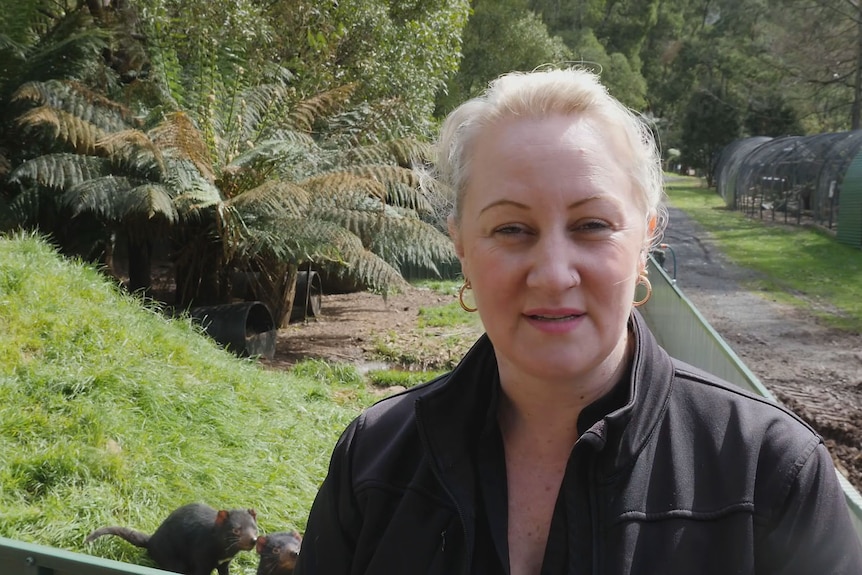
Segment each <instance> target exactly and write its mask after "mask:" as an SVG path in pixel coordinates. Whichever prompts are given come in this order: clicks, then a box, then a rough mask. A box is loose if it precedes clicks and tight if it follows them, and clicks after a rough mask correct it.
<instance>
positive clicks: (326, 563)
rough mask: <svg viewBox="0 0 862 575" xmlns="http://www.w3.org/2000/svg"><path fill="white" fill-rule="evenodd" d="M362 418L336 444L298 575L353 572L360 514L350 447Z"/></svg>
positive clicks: (309, 524)
mask: <svg viewBox="0 0 862 575" xmlns="http://www.w3.org/2000/svg"><path fill="white" fill-rule="evenodd" d="M358 420H359V418H357V419H356V420H354V421H353V423H351V424H350V425H349V426H348V427H347V429H345V431H344V432H343V433H342V434H341V437H340V438H339V440H338V442H337V443H336V445H335V449H334V450H333V453H332V457H331V459H330V462H329V472H328V473H327V476H326V478H325V479H324V480H323V484H322V485H321V487H320V489H319V490H318V492H317V496H316V497H315V499H314V503H313V504H312V506H311V511H310V513H309V516H308V522H307V524H306V529H305V534H304V536H303V540H302V550H301V551H300V553H299V559H298V561H297V564H296V569H295V570H294V574H295V575H320V574H326V575H342V574H344V575H347V574H348V573H351V565H352V562H353V556H354V553H355V547H356V540H357V533H358V526H359V518H360V515H359V510H358V508H357V505H356V499H355V497H354V494H353V489H352V481H351V466H350V446H351V444H352V442H353V440H354V437H355V434H356V429H357V426H358Z"/></svg>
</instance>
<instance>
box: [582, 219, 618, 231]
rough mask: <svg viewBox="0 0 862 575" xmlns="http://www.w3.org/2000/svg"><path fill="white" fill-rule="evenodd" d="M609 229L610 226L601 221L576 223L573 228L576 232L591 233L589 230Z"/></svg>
mask: <svg viewBox="0 0 862 575" xmlns="http://www.w3.org/2000/svg"><path fill="white" fill-rule="evenodd" d="M609 227H610V225H609V224H608V223H607V222H605V221H603V220H588V221H586V222H581V223H578V224H577V225H576V226H575V229H576V230H586V231H591V230H604V229H606V228H609Z"/></svg>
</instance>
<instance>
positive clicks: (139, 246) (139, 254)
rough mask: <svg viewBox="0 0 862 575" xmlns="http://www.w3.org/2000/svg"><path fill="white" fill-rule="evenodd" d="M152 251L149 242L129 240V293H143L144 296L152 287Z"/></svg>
mask: <svg viewBox="0 0 862 575" xmlns="http://www.w3.org/2000/svg"><path fill="white" fill-rule="evenodd" d="M152 251H153V246H152V242H150V240H134V239H132V238H129V245H128V252H129V291H130V292H137V291H143V292H144V293H145V294H146V293H147V292H148V291H149V290H150V287H151V286H152Z"/></svg>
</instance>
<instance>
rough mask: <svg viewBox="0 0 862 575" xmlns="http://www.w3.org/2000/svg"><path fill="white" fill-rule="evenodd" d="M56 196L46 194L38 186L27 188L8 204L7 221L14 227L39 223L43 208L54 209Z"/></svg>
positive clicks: (44, 190)
mask: <svg viewBox="0 0 862 575" xmlns="http://www.w3.org/2000/svg"><path fill="white" fill-rule="evenodd" d="M56 205H57V198H56V194H53V193H50V194H49V193H48V192H47V191H46V189H45V188H42V187H39V186H27V187H26V188H25V189H24V190H22V191H21V193H19V194H18V195H17V196H15V197H14V198H12V200H11V201H10V202H9V206H8V210H7V211H8V213H9V219H10V220H11V221H12V222H15V224H16V225H22V226H28V225H34V224H36V225H37V224H38V223H39V216H40V214H41V213H42V211H43V206H50V207H51V208H54V207H56Z"/></svg>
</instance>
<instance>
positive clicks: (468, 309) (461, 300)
mask: <svg viewBox="0 0 862 575" xmlns="http://www.w3.org/2000/svg"><path fill="white" fill-rule="evenodd" d="M468 289H473V286H471V285H470V280H468V279H465V280H464V284H463V285H462V286H461V289H459V290H458V303H459V304H461V309H463V310H464V311H466V312H469V313H473V312H474V311H476V310H477V309H479V308H477V307H470V306H468V305H467V304H466V303H464V291H466V290H468Z"/></svg>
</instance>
